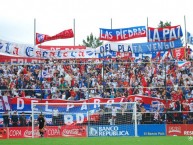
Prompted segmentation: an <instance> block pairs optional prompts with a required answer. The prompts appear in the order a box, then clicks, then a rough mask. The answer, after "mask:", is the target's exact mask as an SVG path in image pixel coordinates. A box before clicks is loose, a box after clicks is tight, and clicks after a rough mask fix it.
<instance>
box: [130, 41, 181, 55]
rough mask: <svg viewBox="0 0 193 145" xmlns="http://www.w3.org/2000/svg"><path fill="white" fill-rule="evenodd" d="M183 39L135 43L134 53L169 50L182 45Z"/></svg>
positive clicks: (133, 46) (133, 45)
mask: <svg viewBox="0 0 193 145" xmlns="http://www.w3.org/2000/svg"><path fill="white" fill-rule="evenodd" d="M182 46H183V44H182V41H181V39H177V40H175V41H170V42H146V43H133V44H132V53H150V52H158V51H168V50H170V49H174V48H179V47H182Z"/></svg>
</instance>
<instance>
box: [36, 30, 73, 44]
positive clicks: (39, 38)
mask: <svg viewBox="0 0 193 145" xmlns="http://www.w3.org/2000/svg"><path fill="white" fill-rule="evenodd" d="M73 37H74V33H73V30H72V29H68V30H64V31H62V32H60V33H58V34H56V35H53V36H49V35H46V34H40V33H36V44H41V43H43V42H46V41H50V40H56V39H67V38H73Z"/></svg>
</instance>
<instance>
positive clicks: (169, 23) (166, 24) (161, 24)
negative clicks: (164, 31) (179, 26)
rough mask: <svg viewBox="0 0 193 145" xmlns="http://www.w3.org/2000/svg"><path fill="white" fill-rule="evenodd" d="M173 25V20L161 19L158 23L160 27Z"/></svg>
mask: <svg viewBox="0 0 193 145" xmlns="http://www.w3.org/2000/svg"><path fill="white" fill-rule="evenodd" d="M168 26H171V22H168V21H166V22H165V23H164V22H163V21H160V22H159V24H158V28H165V27H168Z"/></svg>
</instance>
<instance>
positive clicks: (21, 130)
mask: <svg viewBox="0 0 193 145" xmlns="http://www.w3.org/2000/svg"><path fill="white" fill-rule="evenodd" d="M34 137H36V138H37V137H39V130H38V128H35V130H34ZM8 138H32V127H9V128H8Z"/></svg>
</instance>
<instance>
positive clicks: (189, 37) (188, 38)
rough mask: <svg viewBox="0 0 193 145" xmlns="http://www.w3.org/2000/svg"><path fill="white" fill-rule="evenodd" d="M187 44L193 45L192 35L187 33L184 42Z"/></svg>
mask: <svg viewBox="0 0 193 145" xmlns="http://www.w3.org/2000/svg"><path fill="white" fill-rule="evenodd" d="M186 42H187V44H191V45H193V34H191V33H190V32H187V40H186Z"/></svg>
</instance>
